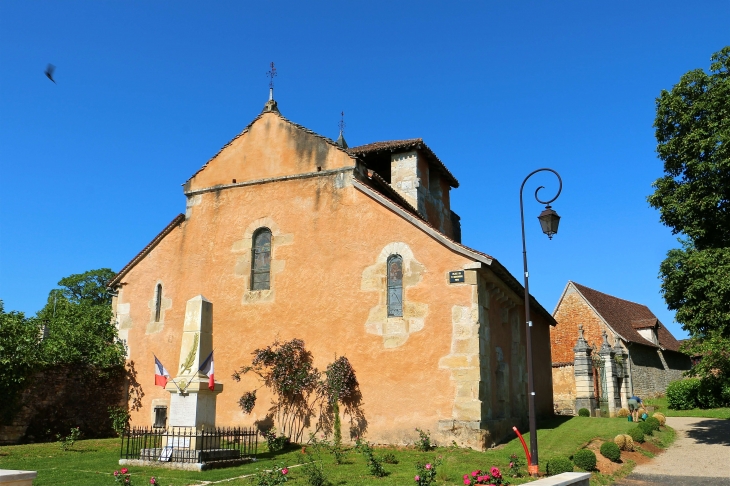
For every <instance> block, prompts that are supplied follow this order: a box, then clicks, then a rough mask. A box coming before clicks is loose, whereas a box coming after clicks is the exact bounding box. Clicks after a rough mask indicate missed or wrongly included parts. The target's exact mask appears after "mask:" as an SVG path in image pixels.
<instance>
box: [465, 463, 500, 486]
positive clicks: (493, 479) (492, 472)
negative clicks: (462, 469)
mask: <svg viewBox="0 0 730 486" xmlns="http://www.w3.org/2000/svg"><path fill="white" fill-rule="evenodd" d="M475 484H487V485H490V486H498V485H504V486H507V485H509V484H510V483H509V481H507V480H506V479H504V477H502V472H501V471H500V470H499V469H498V468H496V467H492V468H491V469H489V471H482V470H481V469H477V470H475V471H472V472H470V473H469V474H464V485H465V486H472V485H475Z"/></svg>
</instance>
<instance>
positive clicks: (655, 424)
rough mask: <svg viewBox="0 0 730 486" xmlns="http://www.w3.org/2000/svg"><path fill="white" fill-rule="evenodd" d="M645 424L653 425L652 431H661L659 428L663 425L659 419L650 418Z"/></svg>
mask: <svg viewBox="0 0 730 486" xmlns="http://www.w3.org/2000/svg"><path fill="white" fill-rule="evenodd" d="M645 422H646V423H647V424H649V425H651V429H652V430H659V426H660V425H661V422H659V419H658V418H656V417H649V418H648V419H646V420H645Z"/></svg>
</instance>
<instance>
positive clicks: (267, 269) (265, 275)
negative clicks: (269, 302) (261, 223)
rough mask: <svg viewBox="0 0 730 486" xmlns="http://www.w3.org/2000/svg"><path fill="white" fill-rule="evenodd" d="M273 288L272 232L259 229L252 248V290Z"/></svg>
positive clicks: (255, 234) (266, 229)
mask: <svg viewBox="0 0 730 486" xmlns="http://www.w3.org/2000/svg"><path fill="white" fill-rule="evenodd" d="M269 288H271V230H270V229H269V228H259V229H257V230H256V232H255V233H254V235H253V247H252V248H251V290H268V289H269Z"/></svg>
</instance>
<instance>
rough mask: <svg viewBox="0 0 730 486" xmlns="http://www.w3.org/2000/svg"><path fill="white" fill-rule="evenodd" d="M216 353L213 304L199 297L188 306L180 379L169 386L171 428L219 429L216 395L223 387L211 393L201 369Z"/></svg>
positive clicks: (174, 380)
mask: <svg viewBox="0 0 730 486" xmlns="http://www.w3.org/2000/svg"><path fill="white" fill-rule="evenodd" d="M212 351H213V304H212V303H211V302H210V301H208V300H207V299H206V298H205V297H203V296H202V295H198V296H197V297H193V298H192V299H190V300H188V302H187V305H186V307H185V324H184V326H183V335H182V344H181V345H180V362H179V363H178V368H177V377H175V378H174V379H172V380H170V381H168V382H167V386H165V390H167V391H168V392H170V418H169V422H168V423H169V426H170V427H190V428H195V429H196V430H200V429H203V428H206V427H208V428H213V427H215V404H216V396H217V395H218V394H219V393H220V392H222V391H223V384H221V383H215V386H214V388H213V390H211V389H210V388H209V387H208V382H209V380H208V375H206V374H205V373H203V372H202V371H201V370H200V366H201V365H202V364H203V361H205V359H206V358H207V357H208V356H210V353H211V352H212Z"/></svg>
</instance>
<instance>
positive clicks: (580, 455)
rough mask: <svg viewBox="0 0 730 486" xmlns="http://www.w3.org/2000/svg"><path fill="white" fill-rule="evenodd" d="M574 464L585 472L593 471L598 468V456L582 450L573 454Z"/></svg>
mask: <svg viewBox="0 0 730 486" xmlns="http://www.w3.org/2000/svg"><path fill="white" fill-rule="evenodd" d="M614 445H616V444H614ZM573 463H574V464H575V465H576V466H578V467H579V468H581V469H583V470H584V471H593V470H594V469H595V468H596V454H595V453H594V452H593V451H591V450H588V449H581V450H579V451H578V452H576V453H575V454H573Z"/></svg>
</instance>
